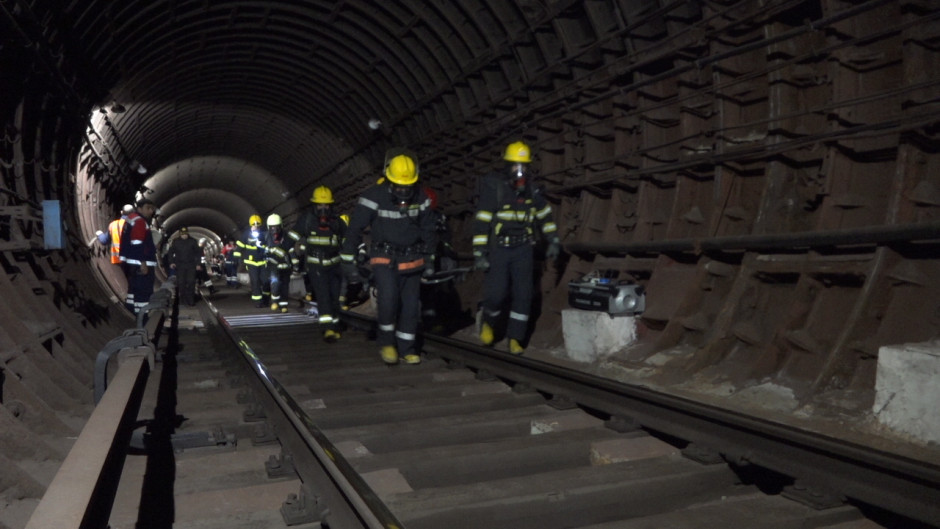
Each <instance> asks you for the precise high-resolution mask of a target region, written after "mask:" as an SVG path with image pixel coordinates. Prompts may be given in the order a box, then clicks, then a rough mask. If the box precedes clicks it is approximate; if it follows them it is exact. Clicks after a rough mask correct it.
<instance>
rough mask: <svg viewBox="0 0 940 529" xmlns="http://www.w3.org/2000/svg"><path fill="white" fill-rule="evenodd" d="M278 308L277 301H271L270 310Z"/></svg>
mask: <svg viewBox="0 0 940 529" xmlns="http://www.w3.org/2000/svg"><path fill="white" fill-rule="evenodd" d="M280 308H281V307H280V306H279V305H278V304H277V302H274V303H271V310H280Z"/></svg>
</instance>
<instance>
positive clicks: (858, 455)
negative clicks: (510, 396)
mask: <svg viewBox="0 0 940 529" xmlns="http://www.w3.org/2000/svg"><path fill="white" fill-rule="evenodd" d="M346 315H347V316H351V317H353V318H355V319H358V320H360V321H361V322H367V321H370V320H369V318H366V317H364V316H361V315H358V314H354V313H346ZM360 324H361V323H360ZM424 349H425V351H426V352H428V353H431V354H434V355H438V356H440V357H442V358H444V359H447V360H450V361H454V362H458V363H460V364H461V365H464V366H466V367H468V368H471V369H477V370H481V371H485V372H487V373H488V374H491V375H495V376H497V377H499V378H502V379H504V380H508V381H511V382H514V383H515V384H521V385H522V386H520V387H531V388H532V389H535V390H537V391H540V392H543V393H546V394H549V395H552V396H555V397H560V398H562V399H564V400H566V401H569V402H572V403H576V404H578V405H580V406H583V407H586V408H589V409H593V410H598V411H600V412H602V413H605V414H609V415H610V416H611V417H612V418H618V419H624V420H626V421H627V422H628V423H632V424H636V425H637V426H639V427H643V428H647V429H650V430H654V431H658V432H663V433H666V434H669V435H672V436H675V437H677V438H679V439H683V440H686V441H688V442H690V443H693V444H694V445H696V446H698V447H704V448H706V449H708V450H709V451H713V452H715V453H718V454H721V456H723V457H724V459H725V460H726V461H728V462H731V463H735V464H741V465H743V464H751V465H755V466H758V467H761V468H766V469H769V470H772V471H775V472H778V473H781V474H783V475H785V476H789V477H791V478H793V479H794V483H795V485H796V487H797V488H803V487H805V488H806V489H808V490H809V491H810V492H811V493H816V492H820V493H829V494H830V495H831V496H833V497H835V498H836V499H849V500H853V501H857V502H861V503H864V504H869V505H873V506H876V507H879V508H882V509H885V510H887V511H889V512H892V513H895V514H899V515H902V516H905V517H908V518H911V519H913V520H918V521H921V522H924V523H928V524H931V525H940V502H937V501H936V500H937V498H938V491H940V466H937V465H935V464H932V463H929V462H925V461H918V460H915V459H912V458H908V457H904V456H900V455H896V454H892V453H889V452H885V451H881V450H877V449H874V448H871V447H868V446H863V445H860V444H857V443H852V442H846V441H844V440H840V439H835V438H832V437H827V436H824V435H821V434H818V433H814V432H811V431H806V430H801V429H797V428H794V427H790V426H787V425H783V424H780V423H775V422H772V421H770V420H767V419H762V418H759V417H754V416H750V415H746V414H743V413H738V412H735V411H730V410H726V409H722V408H718V407H715V406H710V405H707V404H702V403H700V402H696V401H693V400H689V399H685V398H682V397H677V396H672V395H668V394H663V393H658V392H656V391H653V390H651V389H648V388H645V387H641V386H636V385H628V384H624V383H620V382H616V381H612V380H608V379H604V378H600V377H597V376H593V375H589V374H585V373H580V372H577V371H571V370H568V369H564V368H562V367H558V366H555V365H552V364H548V363H545V362H541V361H538V360H533V359H531V358H526V357H517V356H511V355H508V354H506V353H501V352H498V351H494V350H492V349H490V348H484V347H479V346H475V345H472V344H468V343H466V342H462V341H459V340H454V339H451V338H446V337H441V336H434V335H427V336H426V343H425V346H424Z"/></svg>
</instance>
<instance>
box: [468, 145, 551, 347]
mask: <svg viewBox="0 0 940 529" xmlns="http://www.w3.org/2000/svg"><path fill="white" fill-rule="evenodd" d="M503 160H505V161H506V162H507V163H506V165H505V167H504V169H503V171H502V172H498V171H497V172H492V173H490V174H488V175H486V176H485V177H484V178H483V179H482V180H481V184H482V185H481V186H480V197H479V210H478V211H477V214H476V218H475V220H474V228H473V255H474V268H475V269H477V270H482V271H486V281H485V282H484V286H483V307H482V309H483V324H482V325H481V327H480V341H482V342H483V344H485V345H493V342H494V341H495V336H494V331H493V329H494V327H495V324H496V321H497V320H498V319H499V317H500V315H501V308H502V305H503V302H504V301H505V299H506V296H507V294H509V295H511V297H512V302H511V305H510V311H509V323H508V325H507V326H506V335H507V336H508V338H509V352H510V353H512V354H522V353H523V352H524V351H525V348H524V346H523V344H524V343H525V338H526V332H527V329H528V325H529V314H530V313H531V310H532V289H533V283H534V281H533V267H534V260H535V259H534V247H535V244H536V242H537V241H538V238H539V236H541V237H543V238H544V239H545V240H546V241H547V242H548V247H547V249H546V251H545V257H546V258H547V259H548V260H550V261H551V260H554V259H556V258H557V257H558V252H559V251H560V248H561V246H560V244H559V240H558V234H557V231H558V229H557V227H556V226H555V222H554V221H553V220H552V208H551V206H549V205H548V202H547V201H546V200H545V197H544V196H543V195H542V192H541V190H540V189H538V188H537V187H535V186H534V185H532V182H531V178H532V175H531V174H530V170H529V164H530V163H531V162H532V153H531V151H530V149H529V146H528V145H526V144H525V143H524V142H521V141H518V142H515V143H511V144H509V145H508V146H507V147H506V151H505V152H504V154H503Z"/></svg>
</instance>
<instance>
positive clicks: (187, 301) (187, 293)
mask: <svg viewBox="0 0 940 529" xmlns="http://www.w3.org/2000/svg"><path fill="white" fill-rule="evenodd" d="M201 255H202V250H201V249H200V248H199V243H197V242H196V239H193V238H192V237H190V235H189V228H188V227H186V226H183V227H182V228H180V231H179V235H178V236H177V237H176V238H175V239H173V242H171V243H170V249H169V250H167V262H168V263H169V266H170V274H172V275H176V289H177V292H178V295H179V300H180V303H182V304H184V305H186V306H188V307H192V306H193V305H195V304H196V300H195V295H196V271H197V270H198V269H199V268H201V267H202V263H201V262H200V257H201Z"/></svg>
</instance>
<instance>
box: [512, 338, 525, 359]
mask: <svg viewBox="0 0 940 529" xmlns="http://www.w3.org/2000/svg"><path fill="white" fill-rule="evenodd" d="M523 351H525V347H522V344H521V343H519V340H516V339H515V338H512V339H511V340H509V352H510V353H512V354H514V355H521V354H522V353H523Z"/></svg>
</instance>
